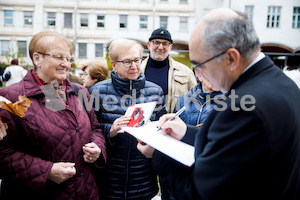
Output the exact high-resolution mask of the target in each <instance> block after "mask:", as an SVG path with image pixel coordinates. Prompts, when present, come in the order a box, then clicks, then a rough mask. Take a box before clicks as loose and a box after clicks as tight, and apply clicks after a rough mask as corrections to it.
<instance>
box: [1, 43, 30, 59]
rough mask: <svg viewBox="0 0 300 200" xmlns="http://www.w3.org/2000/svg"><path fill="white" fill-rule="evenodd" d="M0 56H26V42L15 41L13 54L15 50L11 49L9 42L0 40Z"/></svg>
mask: <svg viewBox="0 0 300 200" xmlns="http://www.w3.org/2000/svg"><path fill="white" fill-rule="evenodd" d="M0 48H1V52H0V54H1V56H8V55H11V54H17V55H18V57H19V56H20V57H26V56H27V42H26V41H17V49H18V51H17V52H14V51H15V50H14V49H15V48H12V47H11V42H10V40H0Z"/></svg>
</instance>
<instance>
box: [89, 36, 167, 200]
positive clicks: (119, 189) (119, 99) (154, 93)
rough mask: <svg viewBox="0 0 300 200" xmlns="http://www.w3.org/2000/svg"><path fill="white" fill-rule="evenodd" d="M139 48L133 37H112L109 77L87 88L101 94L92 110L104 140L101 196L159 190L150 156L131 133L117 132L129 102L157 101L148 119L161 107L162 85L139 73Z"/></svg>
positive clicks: (144, 194) (128, 195) (143, 195)
mask: <svg viewBox="0 0 300 200" xmlns="http://www.w3.org/2000/svg"><path fill="white" fill-rule="evenodd" d="M142 52H143V48H142V46H141V45H140V44H139V43H137V42H135V41H133V40H127V39H118V40H115V41H113V42H112V43H111V45H110V47H109V56H110V60H111V64H112V67H113V71H112V72H111V79H108V80H105V81H102V82H99V83H96V84H95V85H93V86H92V87H91V88H90V89H89V90H90V92H91V93H92V94H95V92H99V96H95V98H97V97H99V98H100V105H95V110H96V114H97V116H98V121H99V123H100V124H101V125H102V126H103V131H104V134H105V139H106V142H107V164H106V167H105V168H104V169H102V170H99V171H98V173H97V182H98V186H99V190H100V198H101V199H122V200H126V199H139V200H140V199H143V200H147V199H151V198H152V197H153V196H155V195H156V193H157V192H158V186H157V180H156V175H155V173H154V172H153V170H152V166H151V159H148V158H146V157H145V156H144V155H142V154H141V153H140V151H138V150H137V148H136V146H137V140H136V139H135V138H134V137H133V136H131V135H129V134H127V133H117V131H118V130H120V129H121V127H122V126H126V124H127V123H128V122H129V120H130V117H124V116H123V115H124V114H125V112H126V110H127V108H128V106H129V105H133V104H138V103H146V102H150V101H158V104H157V106H156V108H155V110H154V112H153V114H152V116H151V118H150V120H151V121H154V120H158V119H159V117H160V115H161V114H163V113H162V112H163V111H164V96H163V91H162V89H161V88H160V87H159V86H158V85H156V84H154V83H151V82H149V81H146V80H145V76H144V74H142V73H141V69H140V64H141V61H142V59H141V56H142ZM97 106H100V108H99V107H98V108H97Z"/></svg>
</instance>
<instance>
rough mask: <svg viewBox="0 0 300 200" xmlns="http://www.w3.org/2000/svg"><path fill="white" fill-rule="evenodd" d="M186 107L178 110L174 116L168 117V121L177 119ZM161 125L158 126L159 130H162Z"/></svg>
mask: <svg viewBox="0 0 300 200" xmlns="http://www.w3.org/2000/svg"><path fill="white" fill-rule="evenodd" d="M185 109H186V107H185V106H183V107H182V108H181V109H180V110H178V111H177V112H176V113H175V115H174V116H173V117H171V118H170V119H168V120H167V121H172V120H173V119H175V118H176V117H178V116H179V115H180V114H181V113H182V112H183V111H185ZM160 130H161V127H158V130H157V131H160Z"/></svg>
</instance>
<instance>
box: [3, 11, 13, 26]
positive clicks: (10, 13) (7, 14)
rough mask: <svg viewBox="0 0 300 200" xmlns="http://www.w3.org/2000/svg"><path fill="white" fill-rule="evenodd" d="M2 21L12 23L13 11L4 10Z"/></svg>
mask: <svg viewBox="0 0 300 200" xmlns="http://www.w3.org/2000/svg"><path fill="white" fill-rule="evenodd" d="M4 23H5V24H13V23H14V20H13V11H12V10H4Z"/></svg>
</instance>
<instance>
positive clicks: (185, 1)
mask: <svg viewBox="0 0 300 200" xmlns="http://www.w3.org/2000/svg"><path fill="white" fill-rule="evenodd" d="M187 2H188V1H187V0H180V3H187Z"/></svg>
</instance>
